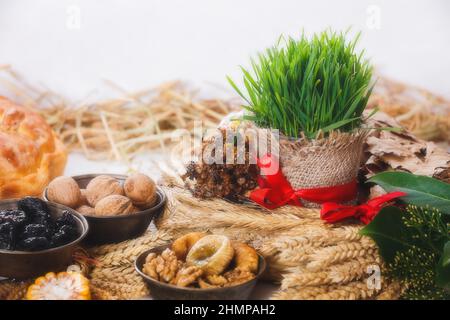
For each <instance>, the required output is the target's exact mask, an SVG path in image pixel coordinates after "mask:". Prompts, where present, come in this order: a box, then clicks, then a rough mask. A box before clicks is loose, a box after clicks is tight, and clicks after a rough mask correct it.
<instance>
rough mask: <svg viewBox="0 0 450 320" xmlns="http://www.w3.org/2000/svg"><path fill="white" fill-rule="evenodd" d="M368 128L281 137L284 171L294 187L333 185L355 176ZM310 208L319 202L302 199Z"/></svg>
mask: <svg viewBox="0 0 450 320" xmlns="http://www.w3.org/2000/svg"><path fill="white" fill-rule="evenodd" d="M366 136H367V130H365V131H362V130H359V131H356V132H352V133H342V132H333V133H331V134H330V135H329V136H327V137H322V138H321V137H319V138H317V139H314V140H308V139H306V138H301V139H298V140H296V141H293V140H291V139H288V138H285V137H281V138H280V151H279V152H280V161H281V170H282V172H283V174H284V176H285V177H286V179H287V180H288V181H289V183H290V184H291V186H292V187H293V188H294V189H295V190H298V189H309V188H317V187H331V186H336V185H341V184H345V183H348V182H350V181H352V180H354V179H356V177H357V175H358V170H359V168H360V164H361V159H362V153H363V144H364V140H365V138H366ZM303 205H304V206H305V207H309V208H317V207H320V204H317V203H312V202H308V201H303Z"/></svg>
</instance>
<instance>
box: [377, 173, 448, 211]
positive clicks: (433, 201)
mask: <svg viewBox="0 0 450 320" xmlns="http://www.w3.org/2000/svg"><path fill="white" fill-rule="evenodd" d="M369 181H370V182H373V183H376V184H378V185H380V186H381V187H382V188H383V189H384V190H386V191H387V192H392V191H403V192H405V193H407V196H405V197H402V200H403V201H405V202H406V203H409V204H414V205H417V206H430V207H433V208H436V209H438V210H440V211H441V212H443V213H447V214H450V184H448V183H445V182H442V181H439V180H437V179H433V178H430V177H425V176H417V175H414V174H411V173H406V172H391V171H389V172H382V173H379V174H377V175H375V176H373V177H372V178H371V179H370V180H369Z"/></svg>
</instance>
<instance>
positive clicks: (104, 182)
mask: <svg viewBox="0 0 450 320" xmlns="http://www.w3.org/2000/svg"><path fill="white" fill-rule="evenodd" d="M113 194H115V195H123V188H122V186H121V184H120V182H119V181H117V180H116V179H114V178H113V177H110V176H107V175H101V176H97V177H95V178H94V179H92V180H91V181H90V182H89V184H88V185H87V187H86V198H87V200H88V202H89V204H90V205H91V206H92V207H95V206H96V205H97V202H99V201H100V200H101V199H103V198H105V197H107V196H110V195H113Z"/></svg>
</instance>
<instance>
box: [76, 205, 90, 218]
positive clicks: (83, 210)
mask: <svg viewBox="0 0 450 320" xmlns="http://www.w3.org/2000/svg"><path fill="white" fill-rule="evenodd" d="M75 210H76V211H77V212H79V213H81V214H86V215H88V216H93V215H95V209H94V208H92V207H91V206H87V205H85V204H83V205H81V206H79V207H78V208H76V209H75Z"/></svg>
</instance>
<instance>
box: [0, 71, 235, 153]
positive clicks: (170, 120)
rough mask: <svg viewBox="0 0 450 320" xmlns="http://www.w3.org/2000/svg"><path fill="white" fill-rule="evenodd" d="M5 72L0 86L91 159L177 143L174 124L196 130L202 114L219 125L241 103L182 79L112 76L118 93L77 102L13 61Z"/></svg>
mask: <svg viewBox="0 0 450 320" xmlns="http://www.w3.org/2000/svg"><path fill="white" fill-rule="evenodd" d="M0 72H1V74H0V85H3V88H2V87H0V90H1V89H4V90H2V91H5V92H7V93H8V97H10V98H12V99H14V100H15V101H16V102H18V103H21V104H22V105H24V106H26V107H29V108H32V109H35V110H37V111H39V112H40V113H41V114H42V115H43V116H44V117H45V119H46V120H47V122H48V123H49V124H50V125H51V126H52V128H53V129H54V130H55V132H56V133H57V134H58V135H59V137H60V138H61V140H62V141H63V142H64V143H65V145H66V146H67V147H68V148H69V149H71V150H74V149H76V150H81V151H82V152H83V153H84V154H85V156H86V157H87V158H89V159H115V160H122V161H128V160H131V159H132V158H133V157H134V156H136V155H137V154H139V153H142V152H145V151H148V150H150V149H159V148H163V149H164V148H165V147H166V145H167V144H171V143H172V141H171V138H172V133H173V131H174V130H176V129H187V130H189V131H190V132H192V129H193V127H194V122H195V121H196V120H201V121H202V125H203V127H204V128H205V129H206V128H215V127H216V125H217V123H219V122H220V121H221V120H222V118H223V117H224V116H225V115H226V114H228V113H230V112H231V111H233V110H235V109H236V107H237V105H238V104H237V103H233V102H232V101H224V100H218V99H213V100H199V99H198V98H197V97H196V91H195V90H190V89H188V86H187V85H186V84H183V83H181V82H179V81H172V82H168V83H164V84H162V85H160V86H158V87H156V88H150V89H145V90H140V91H137V92H127V91H126V90H124V89H122V88H120V87H119V86H118V85H117V84H115V83H113V82H111V81H107V85H108V86H109V87H111V88H112V89H114V90H115V91H117V92H118V94H119V97H118V98H115V99H105V100H101V101H95V102H88V101H82V102H81V103H77V102H73V101H69V100H67V99H65V98H63V97H61V96H60V95H59V94H57V93H55V92H53V91H51V90H49V89H47V88H42V87H40V86H34V85H30V84H29V83H27V81H26V80H25V79H24V78H23V77H21V76H20V75H19V74H18V73H17V72H15V71H14V70H13V69H12V68H11V67H10V66H7V65H6V66H0Z"/></svg>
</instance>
